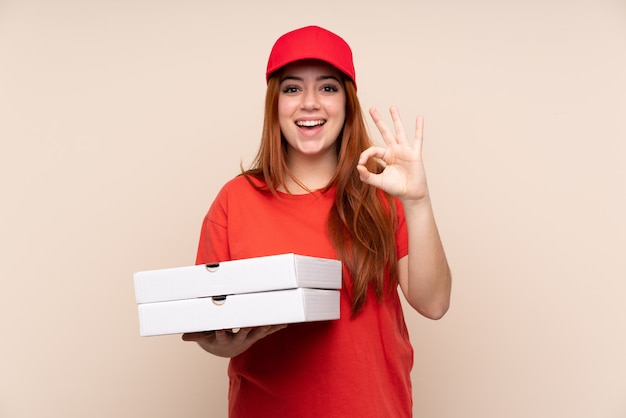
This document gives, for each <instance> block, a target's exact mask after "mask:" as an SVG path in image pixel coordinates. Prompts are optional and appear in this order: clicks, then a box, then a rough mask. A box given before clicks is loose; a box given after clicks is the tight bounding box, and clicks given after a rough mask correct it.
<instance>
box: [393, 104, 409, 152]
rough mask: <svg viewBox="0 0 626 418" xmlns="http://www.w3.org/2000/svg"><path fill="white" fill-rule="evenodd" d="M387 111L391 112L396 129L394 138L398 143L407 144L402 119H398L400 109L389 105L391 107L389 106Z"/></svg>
mask: <svg viewBox="0 0 626 418" xmlns="http://www.w3.org/2000/svg"><path fill="white" fill-rule="evenodd" d="M389 113H390V114H391V120H392V121H393V126H394V128H395V129H396V140H397V141H398V143H399V144H408V143H409V140H408V138H407V136H406V131H405V130H404V125H403V124H402V119H400V111H399V110H398V108H397V107H396V106H391V108H389Z"/></svg>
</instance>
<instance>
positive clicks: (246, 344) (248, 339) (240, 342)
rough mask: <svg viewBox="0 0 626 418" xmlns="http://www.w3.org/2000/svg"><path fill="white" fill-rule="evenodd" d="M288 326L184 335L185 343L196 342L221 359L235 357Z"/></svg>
mask: <svg viewBox="0 0 626 418" xmlns="http://www.w3.org/2000/svg"><path fill="white" fill-rule="evenodd" d="M286 327H287V325H267V326H263V327H253V328H241V329H240V330H239V331H237V332H233V331H231V330H223V329H222V330H217V331H207V332H190V333H185V334H183V337H182V338H183V341H195V342H197V343H198V345H199V346H200V347H202V349H204V350H205V351H207V352H209V353H211V354H214V355H216V356H219V357H235V356H237V355H239V354H241V353H243V352H244V351H246V350H247V349H248V348H250V346H251V345H252V344H254V343H255V342H257V341H259V340H260V339H262V338H265V337H267V336H268V335H270V334H273V333H275V332H276V331H280V330H281V329H283V328H286Z"/></svg>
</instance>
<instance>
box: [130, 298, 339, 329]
mask: <svg viewBox="0 0 626 418" xmlns="http://www.w3.org/2000/svg"><path fill="white" fill-rule="evenodd" d="M332 319H339V290H325V289H306V288H297V289H288V290H276V291H270V292H257V293H243V294H238V295H229V296H226V297H208V298H196V299H185V300H175V301H168V302H158V303H144V304H140V305H139V330H140V335H141V336H151V335H163V334H177V333H183V332H198V331H210V330H216V329H229V328H244V327H254V326H262V325H275V324H289V323H294V322H308V321H322V320H332Z"/></svg>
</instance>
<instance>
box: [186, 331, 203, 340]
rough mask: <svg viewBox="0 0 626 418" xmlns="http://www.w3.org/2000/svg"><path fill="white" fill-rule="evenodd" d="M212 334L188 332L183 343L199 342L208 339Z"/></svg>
mask: <svg viewBox="0 0 626 418" xmlns="http://www.w3.org/2000/svg"><path fill="white" fill-rule="evenodd" d="M209 334H210V333H206V332H187V333H184V334H183V335H182V339H183V341H198V340H201V339H203V338H206V337H207V335H209Z"/></svg>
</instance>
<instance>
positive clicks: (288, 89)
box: [283, 86, 298, 93]
mask: <svg viewBox="0 0 626 418" xmlns="http://www.w3.org/2000/svg"><path fill="white" fill-rule="evenodd" d="M297 92H298V88H297V87H296V86H286V87H283V93H297Z"/></svg>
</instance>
